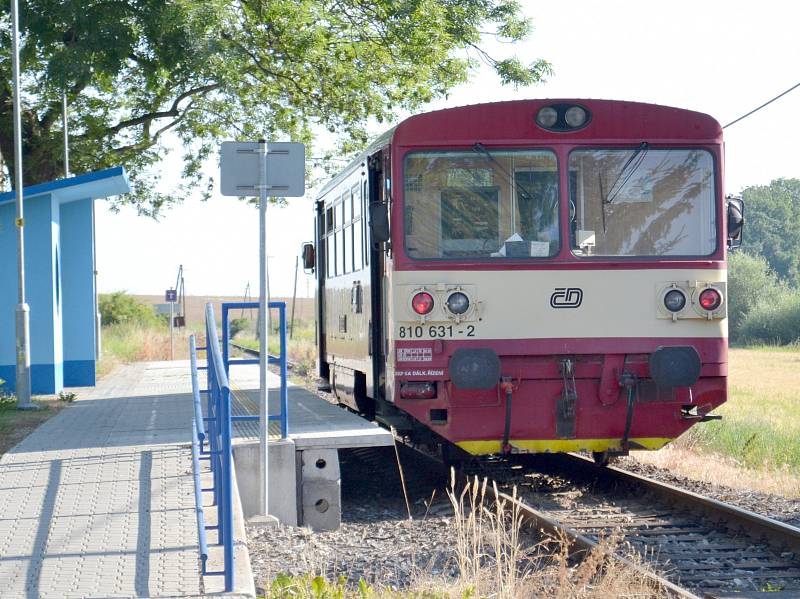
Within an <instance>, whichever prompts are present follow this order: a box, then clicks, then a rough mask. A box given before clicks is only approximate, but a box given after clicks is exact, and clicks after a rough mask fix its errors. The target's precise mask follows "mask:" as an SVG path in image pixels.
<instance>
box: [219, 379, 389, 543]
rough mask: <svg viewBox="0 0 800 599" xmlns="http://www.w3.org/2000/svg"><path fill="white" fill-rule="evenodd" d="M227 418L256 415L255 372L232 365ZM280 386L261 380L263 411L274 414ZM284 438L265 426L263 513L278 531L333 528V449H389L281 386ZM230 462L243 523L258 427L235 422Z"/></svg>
mask: <svg viewBox="0 0 800 599" xmlns="http://www.w3.org/2000/svg"><path fill="white" fill-rule="evenodd" d="M230 382H231V387H232V392H233V402H232V407H233V412H234V414H258V400H259V393H258V383H259V381H258V366H257V365H232V366H231V372H230ZM279 385H280V379H279V377H278V376H277V375H274V374H272V373H269V379H268V386H269V388H270V392H269V411H270V413H271V414H277V413H278V412H279V411H280V390H279ZM288 403H289V437H288V439H281V438H280V424H279V423H278V422H271V423H270V442H269V448H268V454H269V513H270V515H272V516H275V517H276V518H278V520H280V521H281V522H283V523H284V524H289V525H292V526H296V525H303V526H308V527H309V528H311V529H312V530H320V531H321V530H334V529H336V528H338V527H339V524H340V523H341V514H342V508H341V487H340V471H339V456H338V450H339V449H346V448H353V447H381V446H391V445H394V438H393V437H392V434H391V433H390V432H389V431H387V430H386V429H383V428H381V427H379V426H378V425H377V424H375V423H373V422H369V421H367V420H365V419H363V418H361V417H360V416H357V415H356V414H353V413H352V412H350V411H348V410H346V409H344V408H342V407H340V406H337V405H334V404H332V403H330V402H328V401H326V400H325V399H323V398H321V397H319V396H318V395H315V394H314V393H312V392H310V391H308V390H307V389H305V388H303V387H299V386H297V385H291V384H290V386H289V402H288ZM234 437H235V439H234V449H233V453H234V461H235V464H236V477H237V480H238V482H239V493H240V497H241V501H242V509H243V511H244V515H245V517H246V518H250V517H253V516H257V515H259V512H260V505H259V503H258V502H259V497H260V489H259V484H260V474H259V472H260V468H259V464H260V451H261V450H260V445H259V437H258V422H257V421H249V422H237V423H235V428H234Z"/></svg>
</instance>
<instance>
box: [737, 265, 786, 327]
mask: <svg viewBox="0 0 800 599" xmlns="http://www.w3.org/2000/svg"><path fill="white" fill-rule="evenodd" d="M783 289H784V285H783V283H781V281H780V280H779V279H778V277H777V275H776V274H775V273H774V272H772V271H771V270H770V268H769V265H768V264H767V260H766V259H765V258H764V257H762V256H752V255H750V254H745V253H743V252H732V253H731V254H729V255H728V327H729V329H730V330H729V334H730V337H731V339H732V340H734V341H739V340H740V339H741V338H742V336H741V331H740V329H741V326H742V322H743V321H744V319H745V317H746V316H747V313H748V312H749V311H750V310H752V309H753V307H755V305H756V304H758V302H759V301H760V300H761V299H762V298H764V297H773V296H775V295H776V294H778V293H780V292H781V291H782V290H783Z"/></svg>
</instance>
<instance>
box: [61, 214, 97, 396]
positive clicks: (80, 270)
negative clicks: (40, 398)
mask: <svg viewBox="0 0 800 599" xmlns="http://www.w3.org/2000/svg"><path fill="white" fill-rule="evenodd" d="M93 202H94V200H92V199H84V200H76V201H74V202H67V203H65V204H62V205H61V303H62V313H63V314H68V315H69V317H68V318H64V320H63V322H62V330H63V335H64V386H65V387H88V386H92V385H94V384H95V328H96V320H95V308H94V276H93V273H94V247H93V245H94V244H93V243H92V221H93V218H94V215H93V210H92V204H93Z"/></svg>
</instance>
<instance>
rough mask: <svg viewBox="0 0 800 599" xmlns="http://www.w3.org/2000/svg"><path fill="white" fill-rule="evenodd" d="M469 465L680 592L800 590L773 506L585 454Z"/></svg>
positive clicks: (732, 594)
mask: <svg viewBox="0 0 800 599" xmlns="http://www.w3.org/2000/svg"><path fill="white" fill-rule="evenodd" d="M232 345H234V347H236V348H237V349H239V350H240V351H242V352H245V353H247V354H249V355H255V356H257V355H258V351H256V350H251V349H248V348H245V347H242V346H238V345H236V344H232ZM317 393H319V394H320V395H330V394H327V393H321V392H319V391H317ZM330 400H331V401H333V400H332V396H330ZM426 457H429V456H426ZM463 474H464V475H465V476H467V475H469V476H472V475H475V476H479V477H484V476H485V477H488V478H490V479H491V480H494V481H495V482H497V484H498V488H499V489H500V493H501V498H502V499H504V500H505V501H508V502H516V503H517V505H518V506H519V509H520V512H521V514H522V515H523V517H524V519H525V520H526V521H527V523H528V524H529V525H530V526H532V527H534V528H535V529H537V530H541V531H543V532H544V533H546V534H548V535H551V536H562V537H564V538H566V539H568V540H569V542H570V543H571V544H572V548H573V550H574V552H575V553H584V554H585V553H588V552H589V551H591V550H593V549H594V548H595V547H597V546H598V544H599V542H600V540H601V539H602V538H610V537H615V538H622V539H624V541H625V543H626V544H627V547H628V548H629V549H630V552H629V553H628V555H630V553H631V552H633V553H636V554H638V555H639V556H641V558H642V559H641V560H637V561H641V562H642V563H646V567H642V565H641V564H640V563H637V562H634V561H631V560H630V559H628V557H627V556H626V555H623V554H618V555H615V556H614V557H615V559H618V560H620V561H621V562H623V563H624V564H625V565H626V566H627V567H631V568H635V569H638V570H639V571H640V573H641V574H642V575H643V576H645V577H647V578H648V579H650V580H651V581H652V582H653V583H655V584H656V585H657V586H658V587H660V588H662V589H664V590H665V591H666V592H667V593H668V594H670V595H672V596H674V597H680V598H683V599H698V598H700V599H787V598H789V597H793V598H800V529H798V528H795V527H793V526H790V525H787V524H783V523H781V522H778V521H776V520H773V519H771V518H768V517H766V516H762V515H760V514H756V513H754V512H750V511H748V510H744V509H741V508H738V507H735V506H733V505H730V504H727V503H723V502H720V501H717V500H715V499H712V498H709V497H704V496H702V495H699V494H696V493H693V492H691V491H686V490H683V489H680V488H678V487H675V486H673V485H669V484H666V483H662V482H659V481H656V480H654V479H651V478H648V477H644V476H641V475H638V474H634V473H631V472H628V471H625V470H622V469H620V468H615V467H598V466H596V465H595V464H594V463H593V462H592V461H591V460H589V459H588V458H585V457H583V456H578V455H546V456H529V459H524V458H523V461H522V463H521V464H519V465H517V466H516V467H514V468H511V469H509V467H508V465H507V464H505V463H502V462H501V463H500V464H499V465H498V466H488V465H481V466H478V467H474V468H470V469H469V470H468V471H465V472H464V473H463ZM512 487H516V488H517V496H516V498H514V497H512V495H511V489H512Z"/></svg>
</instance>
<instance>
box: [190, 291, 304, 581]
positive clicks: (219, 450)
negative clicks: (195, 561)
mask: <svg viewBox="0 0 800 599" xmlns="http://www.w3.org/2000/svg"><path fill="white" fill-rule="evenodd" d="M254 307H255V308H257V307H258V303H251V302H246V303H245V302H238V303H226V304H222V339H223V345H222V348H220V343H219V339H218V338H217V325H216V321H215V319H214V308H213V305H212V304H210V303H209V304H206V346H205V347H199V348H198V347H197V343H196V340H195V336H194V335H192V336H191V337H190V338H189V355H190V362H191V376H192V399H193V401H194V418H193V421H192V467H193V475H194V486H195V489H194V491H195V509H196V512H197V530H198V543H199V546H200V560H201V563H202V573H203V574H204V575H209V574H222V575H224V577H225V592H232V591H233V582H234V580H233V571H234V570H233V547H234V539H233V467H234V466H233V446H232V437H233V431H232V427H233V422H234V421H238V420H258V418H259V416H258V415H242V416H238V415H237V416H233V415H232V414H231V387H230V382H229V378H228V374H229V372H230V366H231V364H258V360H247V359H233V360H232V359H230V355H229V351H228V350H229V346H230V330H229V326H228V313H229V311H230V310H233V309H239V308H254ZM269 307H270V308H277V309H278V311H279V313H280V355H279V356H269V363H270V364H278V365H279V367H280V375H281V386H280V400H281V401H280V405H281V412H280V414H276V415H269V416H268V417H269V419H270V420H280V422H281V436H282V437H283V438H286V437H287V436H288V434H289V419H288V415H289V409H288V397H289V395H288V384H287V377H286V374H287V352H286V304H285V303H284V302H270V304H269ZM200 350H205V351H206V356H207V360H206V362H207V366H205V370H206V383H207V386H206V389H205V390H201V389H200V388H199V377H198V371H199V370H202V369H203V368H204V367H202V366H199V365H198V364H197V352H198V351H200ZM202 393H206V395H207V406H206V414H207V416H206V417H205V418H204V417H203V409H202V403H201V399H200V397H201V394H202ZM205 423H208V426H207V427H206V425H205ZM206 444H207V445H208V448H207V449H205V448H204V445H206ZM203 458H205V459H208V460H209V462H210V464H211V472H212V475H213V488H212V489H203V488H202V486H201V484H202V483H201V477H200V475H201V466H200V460H201V459H203ZM204 491H212V492H213V493H214V502H213V505H214V506H216V508H217V526H216V527H209V526H206V524H205V512H204V508H203V492H204ZM211 528H216V531H217V544H218V545H222V547H223V560H224V567H223V571H222V572H208V571H207V569H206V562H207V560H208V544H207V539H206V531H207V530H209V529H211Z"/></svg>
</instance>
